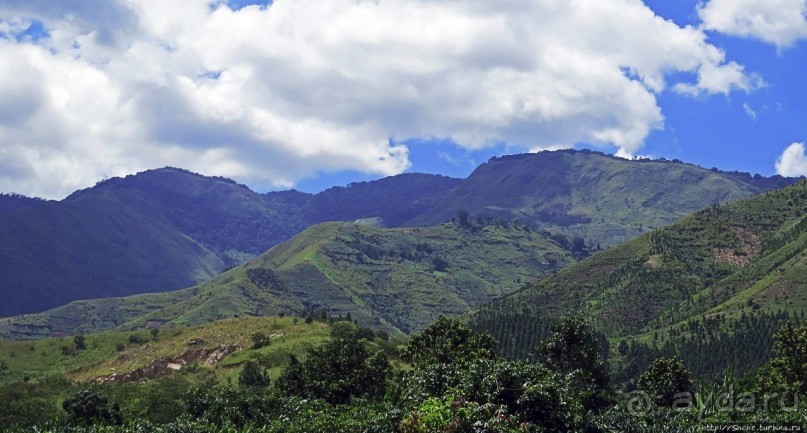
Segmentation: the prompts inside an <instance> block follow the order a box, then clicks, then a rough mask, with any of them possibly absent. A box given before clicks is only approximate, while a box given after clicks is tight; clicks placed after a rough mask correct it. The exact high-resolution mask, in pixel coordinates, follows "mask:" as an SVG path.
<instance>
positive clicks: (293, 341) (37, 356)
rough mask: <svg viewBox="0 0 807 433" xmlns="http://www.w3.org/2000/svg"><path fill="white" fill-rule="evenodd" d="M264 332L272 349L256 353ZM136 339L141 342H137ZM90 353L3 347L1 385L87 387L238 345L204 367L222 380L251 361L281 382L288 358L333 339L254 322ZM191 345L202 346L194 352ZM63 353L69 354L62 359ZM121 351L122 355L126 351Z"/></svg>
mask: <svg viewBox="0 0 807 433" xmlns="http://www.w3.org/2000/svg"><path fill="white" fill-rule="evenodd" d="M255 332H263V333H265V334H266V335H270V336H272V338H271V344H270V345H269V346H267V347H264V348H261V349H257V350H253V349H252V348H251V345H252V340H251V336H252V334H253V333H255ZM133 337H136V338H137V342H134V341H135V339H134V338H133ZM85 338H86V349H84V350H76V349H75V345H74V341H73V337H62V338H45V339H40V340H34V341H0V354H2V355H0V362H1V363H4V364H5V365H6V367H7V368H6V369H5V370H4V371H3V372H0V384H8V383H13V382H18V381H22V380H23V379H24V378H25V377H27V378H28V379H29V380H32V381H37V380H39V379H43V378H46V377H49V376H54V375H59V376H64V377H66V378H68V379H70V380H73V381H78V382H88V381H92V380H94V379H96V378H99V377H102V376H107V375H110V374H113V373H125V372H129V371H133V370H135V369H138V368H142V367H146V366H148V365H150V364H151V363H152V361H154V360H155V359H157V358H165V359H168V358H173V357H176V356H179V355H180V354H182V353H183V352H184V351H187V350H201V349H210V348H216V347H219V346H222V345H227V344H234V345H236V346H239V347H240V348H241V349H239V350H238V351H236V352H234V353H233V354H231V355H229V356H227V357H225V358H224V359H223V360H222V361H221V362H220V363H218V364H216V365H214V366H206V365H200V366H199V367H198V368H202V369H208V370H209V371H210V372H212V373H213V374H214V376H215V377H217V378H218V379H219V380H222V381H226V380H227V379H228V378H229V379H230V380H233V378H234V377H235V376H236V375H237V374H238V372H239V371H240V369H239V367H240V366H241V364H242V363H243V362H245V361H247V360H258V361H259V362H260V363H261V365H262V366H263V367H265V368H267V369H268V371H269V373H270V375H271V376H272V377H275V378H276V377H277V376H278V375H279V374H280V371H281V370H282V369H283V368H284V367H285V366H286V364H287V363H288V359H289V355H292V354H294V355H296V356H298V357H304V356H305V353H306V352H307V350H308V349H309V348H312V347H316V346H318V345H320V344H322V343H323V342H325V341H327V340H328V339H329V338H330V327H329V325H328V324H326V323H320V322H316V321H315V322H312V323H308V324H307V323H305V321H303V320H299V319H294V318H289V317H283V318H281V317H264V318H257V317H249V318H234V319H226V320H222V321H218V322H215V323H212V324H209V325H202V326H195V327H165V328H159V333H158V335H157V338H156V339H155V338H153V337H152V335H151V334H150V332H147V331H137V332H118V331H110V332H103V333H98V334H90V335H87V336H86V337H85ZM192 339H201V340H203V342H201V343H198V344H195V345H193V346H189V344H188V342H189V341H190V340H192ZM62 348H67V349H70V350H69V353H63V351H62ZM121 349H122V350H121Z"/></svg>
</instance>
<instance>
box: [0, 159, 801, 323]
mask: <svg viewBox="0 0 807 433" xmlns="http://www.w3.org/2000/svg"><path fill="white" fill-rule="evenodd" d="M581 179H582V180H584V181H581ZM674 180H682V183H680V185H681V186H678V187H676V188H672V187H671V186H670V185H674V184H673V181H674ZM793 181H795V180H794V179H787V178H781V177H773V178H762V177H753V176H751V175H743V174H740V173H725V172H719V171H718V172H715V171H713V170H706V169H702V168H699V167H695V166H692V165H688V164H683V163H675V162H669V161H666V162H665V161H652V162H640V161H629V160H624V159H619V158H616V157H611V156H606V155H604V154H601V153H598V152H590V151H569V150H567V151H556V152H542V153H538V154H524V155H514V156H505V157H501V158H494V159H492V160H491V161H490V162H488V163H485V164H482V165H481V166H480V167H479V168H477V170H475V172H474V173H473V174H472V175H471V176H469V177H468V178H466V179H453V178H448V177H445V176H440V175H428V174H418V173H406V174H402V175H397V176H391V177H388V178H384V179H380V180H376V181H368V182H358V183H354V184H350V185H348V186H346V187H333V188H330V189H327V190H325V191H322V192H320V193H318V194H307V193H302V192H299V191H293V190H292V191H281V192H270V193H266V194H259V193H256V192H253V191H252V190H250V189H249V188H248V187H246V186H245V185H241V184H238V183H237V182H235V181H233V180H230V179H226V178H221V177H208V176H203V175H199V174H195V173H192V172H189V171H187V170H183V169H177V168H164V169H157V170H149V171H146V172H142V173H139V174H137V175H130V176H127V177H124V178H112V179H107V180H104V181H101V182H99V183H98V184H97V185H96V186H94V187H91V188H86V189H84V190H80V191H77V192H75V193H73V194H71V195H70V196H68V197H67V198H66V199H64V200H62V201H44V200H37V199H28V198H21V197H17V196H3V197H0V215H2V216H3V217H2V219H1V220H0V241H2V242H3V246H2V247H0V316H9V315H14V314H21V313H32V312H36V311H44V310H46V309H49V308H53V307H56V306H58V305H63V304H65V303H67V302H71V301H75V300H79V299H88V298H98V297H106V296H127V295H132V294H136V293H145V292H154V291H169V290H176V289H180V288H183V287H189V286H192V285H194V284H197V283H199V282H201V281H204V280H206V279H208V278H211V277H212V276H214V275H216V274H218V273H219V272H221V271H223V270H225V269H228V268H231V267H233V266H235V265H238V264H240V263H243V262H245V261H247V260H249V259H251V258H253V257H256V256H257V255H259V254H261V253H263V252H264V251H266V250H267V249H269V248H271V247H272V246H274V245H277V244H279V243H281V242H283V241H285V240H287V239H290V238H291V237H292V236H294V235H296V234H297V233H300V232H301V231H303V230H304V229H305V228H306V227H309V226H311V225H313V224H317V223H321V222H325V221H333V220H343V221H354V220H366V219H374V221H376V222H377V223H378V224H381V225H383V226H389V227H403V226H434V225H438V224H442V223H445V222H447V221H449V220H451V219H452V218H454V217H456V215H457V214H459V213H462V212H466V213H468V214H470V215H472V216H475V217H481V218H492V219H502V220H504V221H508V222H513V221H514V220H515V221H518V224H522V225H529V226H531V227H533V228H535V229H539V230H548V231H550V232H552V233H553V234H554V235H557V236H558V237H559V239H562V238H565V239H566V242H568V243H569V244H571V243H572V242H573V241H578V242H585V243H587V244H589V245H595V246H596V245H597V244H601V245H603V246H606V247H607V246H610V245H614V244H616V243H618V242H621V241H623V240H625V239H627V238H630V237H633V236H636V235H638V234H641V233H643V232H646V231H647V230H650V229H651V228H654V227H657V226H659V225H664V224H667V223H671V222H673V221H674V220H676V219H677V218H678V217H679V216H680V215H682V214H683V213H685V212H690V211H694V210H697V209H700V208H703V207H706V206H708V205H710V204H713V203H715V202H719V201H723V200H733V199H736V198H743V197H748V196H751V195H753V194H755V193H758V192H761V191H762V190H764V189H765V188H770V187H773V186H777V185H779V184H785V183H789V182H793ZM634 185H644V188H645V190H646V191H644V190H641V191H640V188H638V187H636V188H634ZM648 185H655V186H654V187H653V188H657V189H658V190H653V188H650V187H649V186H648ZM648 188H649V189H648ZM598 197H606V198H608V200H610V201H607V203H606V204H607V205H598V204H596V201H597V199H598ZM461 211H462V212H461ZM567 249H568V248H567Z"/></svg>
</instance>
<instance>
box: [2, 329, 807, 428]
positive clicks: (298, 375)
mask: <svg viewBox="0 0 807 433" xmlns="http://www.w3.org/2000/svg"><path fill="white" fill-rule="evenodd" d="M294 322H295V320H293V319H292V320H289V319H278V318H272V319H236V320H227V321H223V322H220V323H216V324H212V325H209V326H207V327H203V328H192V329H186V330H183V332H182V334H183V339H184V338H187V337H188V336H190V335H202V334H204V335H210V334H209V332H212V333H214V334H215V335H218V336H220V337H221V338H224V339H225V340H229V341H230V343H229V344H230V345H235V344H241V343H246V342H248V341H249V340H250V338H251V335H254V333H255V332H256V331H254V329H256V328H269V327H273V328H272V329H274V330H278V329H282V330H283V331H285V332H287V333H294V332H297V333H298V335H299V336H301V337H302V336H304V335H308V336H312V335H318V336H322V335H323V334H328V335H334V337H327V338H325V339H323V340H321V341H320V342H319V343H318V344H317V345H315V346H310V347H309V348H308V349H306V350H305V351H303V352H300V351H297V352H294V353H289V352H279V351H278V350H279V346H281V343H280V342H279V341H277V342H276V341H273V343H272V344H271V345H269V346H266V347H262V348H261V349H251V348H242V349H240V350H239V351H237V352H234V353H231V354H229V355H225V356H224V357H223V358H220V359H218V361H217V362H216V364H214V365H210V364H208V363H206V362H205V363H199V364H196V365H194V366H193V367H191V366H188V367H187V368H182V369H179V370H172V371H171V372H169V373H167V374H165V375H163V376H160V377H155V378H150V379H145V380H143V379H141V380H136V381H124V382H115V381H103V380H102V381H99V380H98V379H97V377H96V379H92V380H86V379H85V380H81V381H77V382H69V381H66V380H65V379H63V378H58V377H55V376H49V377H47V378H45V377H42V378H39V379H35V380H30V381H27V382H16V383H13V384H10V385H6V386H3V387H0V423H1V424H0V431H4V432H10V433H27V432H32V433H33V432H63V433H90V432H93V433H95V432H97V433H101V432H104V433H130V432H131V433H135V432H144V431H148V432H165V433H168V432H209V433H213V432H233V433H236V432H244V433H247V432H250V433H251V432H262V433H275V432H277V433H279V432H300V433H302V432H307V433H308V432H315V433H317V432H322V433H326V432H328V433H331V432H369V433H374V432H378V433H398V432H400V433H420V432H434V433H441V432H480V433H482V432H484V433H516V432H534V433H538V432H541V433H545V432H592V433H596V432H603V433H605V432H614V433H616V432H638V433H644V432H648V433H649V432H657V431H662V432H686V431H701V429H703V428H704V426H707V425H708V426H724V428H732V426H746V425H748V426H754V425H756V426H759V425H766V426H777V427H778V428H791V427H794V426H795V427H801V428H803V427H805V420H804V418H803V416H804V414H805V413H807V406H805V404H804V403H805V402H799V401H798V399H796V400H795V401H793V400H790V399H779V398H776V399H774V400H771V397H770V396H771V395H780V394H782V393H784V395H789V396H792V395H793V394H792V391H790V392H791V393H790V394H787V393H788V392H789V391H788V390H793V389H795V388H797V387H798V386H799V384H801V383H804V382H805V380H806V379H807V376H804V371H803V370H798V371H794V370H788V371H791V372H792V373H793V376H789V377H788V379H786V380H784V381H779V382H776V381H773V380H771V378H773V377H779V376H776V375H777V374H778V373H776V372H773V371H774V370H776V369H779V368H780V367H779V366H781V365H786V364H789V363H790V362H791V361H793V359H790V357H791V356H792V355H793V352H790V351H787V350H785V349H786V348H788V347H790V344H791V342H792V338H794V336H795V338H796V339H797V340H798V343H797V344H802V343H804V341H801V340H803V336H804V335H807V328H787V329H785V328H783V329H784V330H783V331H782V332H780V333H778V334H777V336H776V339H775V346H776V348H777V349H776V353H777V355H776V358H775V359H774V360H773V362H772V363H771V366H772V368H765V369H761V370H759V371H758V372H755V375H754V380H752V381H751V382H749V384H745V385H741V384H739V383H737V382H736V381H734V380H733V379H732V378H731V377H730V375H727V378H726V379H724V381H723V382H722V383H709V382H706V381H701V382H700V383H699V384H698V388H697V390H696V389H695V388H694V387H693V386H692V385H693V381H692V378H691V376H690V374H689V372H688V371H687V369H686V367H685V366H684V365H683V364H682V363H681V362H680V361H678V360H673V359H659V360H656V361H655V362H653V363H652V365H651V366H650V368H648V369H647V370H646V371H645V372H643V373H642V374H641V376H640V378H639V380H638V386H639V390H637V391H633V392H630V393H627V394H626V393H622V392H620V391H618V390H617V389H615V388H614V387H613V386H612V385H611V383H610V381H609V379H608V377H607V376H604V380H603V381H602V382H599V383H596V384H595V381H592V379H593V378H599V377H600V376H599V374H600V372H602V369H603V362H604V358H603V357H602V355H601V351H600V350H599V349H600V342H599V341H598V338H597V336H596V334H595V333H594V331H593V330H592V329H591V328H590V327H589V326H588V325H587V324H586V323H585V322H584V321H582V320H580V319H579V318H576V317H567V318H564V319H563V320H561V321H559V322H557V323H555V324H553V325H552V327H551V329H552V331H550V333H549V334H548V336H547V339H546V341H545V342H544V343H543V344H542V347H543V349H542V352H543V353H544V355H545V361H543V362H536V361H508V360H504V359H501V358H497V357H496V355H495V353H494V352H493V351H492V345H495V341H493V340H492V339H491V338H490V337H489V336H485V335H480V334H476V333H474V332H473V331H472V330H471V329H470V328H468V327H467V326H466V325H465V324H463V323H462V322H461V321H459V320H457V319H447V318H444V317H441V318H439V319H438V320H437V321H436V322H435V323H433V324H432V325H430V326H429V327H427V328H426V329H425V330H424V331H423V332H422V333H420V334H417V335H415V336H414V337H413V338H412V340H411V341H410V343H409V344H406V345H404V346H403V347H400V348H396V347H394V346H391V345H389V344H388V343H387V342H386V341H384V340H383V339H379V338H377V333H375V332H373V331H370V330H366V329H362V328H359V327H357V326H355V325H354V324H352V323H351V322H349V321H346V320H344V318H343V319H342V320H338V319H334V318H327V317H325V318H323V317H322V316H321V315H316V316H312V320H311V321H310V322H311V323H309V324H305V323H304V322H305V320H299V321H297V322H298V323H294ZM244 328H246V331H252V332H250V333H246V332H245V331H244ZM206 331H207V332H206ZM267 332H269V330H268V329H267ZM160 334H161V335H163V337H162V338H160V340H159V341H157V342H153V344H155V345H163V344H165V345H167V346H171V344H170V343H166V340H172V339H174V338H176V337H177V336H175V335H173V333H172V332H171V330H165V329H163V330H162V331H161V332H160ZM110 335H111V334H98V335H88V336H87V341H88V342H89V343H90V344H89V346H88V349H87V350H88V351H92V350H93V344H92V342H94V341H98V340H100V339H101V337H104V336H110ZM370 336H373V337H371V338H366V337H370ZM440 336H444V337H445V338H439V337H440ZM200 340H201V338H200V337H195V338H193V339H191V340H187V342H188V343H191V342H193V343H192V345H193V346H196V345H199V344H204V343H203V342H200ZM37 343H41V342H37ZM4 344H6V343H4ZM398 349H400V350H401V351H402V352H403V353H407V354H409V356H410V357H412V359H413V360H414V362H413V363H412V364H411V365H410V364H401V363H400V359H398V358H397V352H398ZM137 350H144V349H142V348H140V349H137ZM280 355H283V356H282V357H283V358H286V362H285V365H284V366H283V367H282V369H281V370H280V371H279V375H278V376H276V380H275V381H272V383H274V384H275V385H274V386H273V385H272V384H271V383H270V382H269V380H268V375H267V374H266V373H265V371H264V367H262V366H261V365H265V364H266V363H267V362H270V363H271V362H273V361H270V360H273V359H278V358H279V357H280ZM581 356H582V358H581ZM113 357H114V355H113ZM231 358H232V359H231ZM245 360H246V361H245ZM99 361H101V358H98V359H96V360H92V361H90V360H88V361H87V364H85V365H87V366H91V365H95V364H97V363H98V362H99ZM236 361H238V362H237V363H236ZM390 361H393V362H390ZM222 369H227V370H232V371H231V373H236V372H237V374H238V378H239V380H238V384H237V385H233V384H232V377H233V376H232V375H220V374H219V370H222ZM78 370H82V368H79V369H78ZM124 375H125V374H124ZM269 375H271V373H270V374H269ZM597 380H599V379H597ZM593 385H596V386H593ZM681 393H683V394H681ZM593 395H599V396H601V397H607V398H600V399H598V400H596V402H597V403H598V404H596V405H592V404H591V403H592V396H593ZM755 396H759V398H760V399H759V400H754V397H755ZM763 397H764V399H763ZM725 401H729V403H728V404H726V403H725ZM15 409H20V410H15Z"/></svg>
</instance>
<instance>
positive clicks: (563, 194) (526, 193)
mask: <svg viewBox="0 0 807 433" xmlns="http://www.w3.org/2000/svg"><path fill="white" fill-rule="evenodd" d="M792 182H794V180H793V179H788V178H782V177H778V176H776V177H772V178H765V177H762V176H759V175H756V176H751V175H750V174H747V173H737V172H734V173H730V172H723V171H719V170H717V169H716V168H715V169H711V170H708V169H704V168H701V167H698V166H695V165H692V164H685V163H682V162H680V161H677V160H676V161H666V160H663V161H659V160H626V159H622V158H617V157H613V156H610V155H605V154H602V153H599V152H591V151H574V150H560V151H554V152H540V153H536V154H523V155H510V156H504V157H500V158H493V159H491V160H490V161H489V162H488V163H486V164H482V165H480V166H479V167H478V168H477V169H476V170H475V171H474V172H473V173H472V174H471V175H470V176H469V177H468V178H467V179H464V180H463V181H462V183H460V184H459V185H458V186H457V187H455V188H453V189H452V190H450V191H449V192H448V194H446V195H445V196H444V197H443V198H442V199H441V200H440V201H439V202H438V203H437V205H436V206H434V207H433V208H432V209H431V210H430V211H429V212H426V213H424V214H423V215H420V216H418V217H416V218H413V219H412V220H410V221H408V222H407V223H406V224H408V225H431V224H436V223H441V222H443V221H446V220H447V219H448V218H451V216H453V215H454V214H455V213H456V211H457V210H460V209H464V210H467V211H468V212H470V213H471V214H472V215H477V216H493V217H502V218H505V219H508V220H511V219H514V218H515V219H518V220H520V221H524V222H526V223H529V224H531V225H533V226H534V227H538V228H540V229H547V230H550V231H552V232H553V233H561V234H564V235H565V236H566V237H568V238H570V239H571V238H573V237H575V236H580V237H582V238H584V239H585V240H586V241H587V242H589V243H591V244H594V245H596V244H601V245H602V246H612V245H616V244H619V243H622V242H624V241H626V240H628V239H631V238H633V237H635V236H637V235H639V234H642V233H645V232H647V231H649V230H652V229H655V228H659V227H663V226H666V225H669V224H672V223H674V222H675V221H677V220H679V219H681V218H683V217H684V216H686V215H688V214H690V213H692V212H694V211H696V210H699V209H703V208H705V207H708V206H710V205H712V204H716V203H724V202H730V201H735V200H740V199H743V198H748V197H751V196H753V195H755V194H759V193H761V192H765V191H767V190H770V189H773V188H781V187H783V186H786V185H789V184H791V183H792Z"/></svg>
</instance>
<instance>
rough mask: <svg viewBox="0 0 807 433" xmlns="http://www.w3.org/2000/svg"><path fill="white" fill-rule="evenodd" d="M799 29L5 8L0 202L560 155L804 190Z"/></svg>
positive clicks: (785, 7) (276, 9)
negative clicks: (174, 170) (778, 177)
mask: <svg viewBox="0 0 807 433" xmlns="http://www.w3.org/2000/svg"><path fill="white" fill-rule="evenodd" d="M805 12H807V1H805V0H780V1H777V2H769V1H765V0H698V1H691V0H680V1H669V0H647V1H645V2H641V1H639V0H569V1H567V2H554V1H549V0H537V1H536V0H502V1H500V2H489V1H485V0H444V1H441V2H430V1H424V0H396V1H390V0H379V1H354V0H330V1H326V0H276V1H274V2H273V3H269V2H266V1H249V0H231V1H220V0H219V1H213V2H211V1H210V0H182V1H180V2H170V3H166V2H153V1H149V0H131V1H126V2H124V1H122V0H108V1H107V0H104V1H102V0H85V1H78V0H69V1H64V2H60V3H59V4H58V7H55V6H54V5H53V4H52V2H48V1H45V0H7V1H4V2H2V3H0V64H3V65H4V66H6V67H4V68H3V70H0V192H18V193H23V194H26V195H36V196H41V197H47V198H61V197H64V196H65V195H67V194H69V193H70V192H71V191H73V190H75V189H78V188H83V187H87V186H91V185H92V184H93V183H95V182H97V181H98V180H101V179H103V178H107V177H111V176H122V175H126V174H131V173H134V172H137V171H141V170H145V169H149V168H156V167H162V166H168V165H170V166H180V167H184V168H188V169H190V170H193V171H196V172H200V173H203V174H208V175H221V176H227V177H231V178H235V179H237V180H238V181H240V182H243V183H246V184H248V185H250V186H252V187H253V188H254V189H256V190H259V191H267V190H272V189H284V188H291V187H294V188H297V189H300V190H303V191H318V190H321V189H323V188H327V187H329V186H333V185H343V184H346V183H349V182H354V181H361V180H369V179H375V178H379V177H382V176H386V175H392V174H396V173H401V172H405V171H410V172H411V171H415V172H427V173H439V174H444V175H448V176H454V177H463V176H467V175H468V174H469V173H470V172H471V171H472V170H473V169H474V168H475V167H476V166H477V165H478V164H481V163H483V162H485V161H486V160H488V159H489V158H490V157H491V156H495V155H501V154H508V153H521V152H528V151H540V150H546V149H558V148H568V147H575V148H589V149H595V150H599V151H603V152H608V153H615V154H618V155H621V156H625V157H633V156H651V157H654V158H661V157H664V158H668V159H681V160H684V161H687V162H692V163H696V164H699V165H702V166H705V167H713V166H716V167H719V168H721V169H725V170H739V171H746V172H751V173H761V174H764V175H772V174H776V173H780V174H784V175H791V176H795V175H805V174H807V157H805V148H804V145H803V144H802V143H804V142H805V141H807V126H805V125H807V122H805V120H807V102H806V101H807V86H805V85H804V84H803V79H802V78H801V77H802V75H804V74H803V71H804V70H805V66H807V52H805V50H807V19H805ZM55 173H57V174H58V175H54V174H55Z"/></svg>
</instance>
